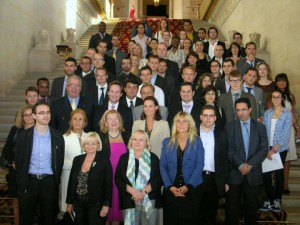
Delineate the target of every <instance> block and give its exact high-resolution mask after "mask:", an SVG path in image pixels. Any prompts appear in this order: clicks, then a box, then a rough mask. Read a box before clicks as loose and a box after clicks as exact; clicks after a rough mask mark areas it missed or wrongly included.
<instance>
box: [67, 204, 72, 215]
mask: <svg viewBox="0 0 300 225" xmlns="http://www.w3.org/2000/svg"><path fill="white" fill-rule="evenodd" d="M67 212H68V213H69V214H71V213H72V212H73V205H72V204H68V205H67Z"/></svg>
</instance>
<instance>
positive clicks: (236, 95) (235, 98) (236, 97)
mask: <svg viewBox="0 0 300 225" xmlns="http://www.w3.org/2000/svg"><path fill="white" fill-rule="evenodd" d="M239 95H240V94H239V93H234V94H233V96H234V102H233V105H235V102H236V100H238V98H239Z"/></svg>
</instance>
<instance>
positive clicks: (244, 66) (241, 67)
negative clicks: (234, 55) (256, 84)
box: [236, 58, 264, 75]
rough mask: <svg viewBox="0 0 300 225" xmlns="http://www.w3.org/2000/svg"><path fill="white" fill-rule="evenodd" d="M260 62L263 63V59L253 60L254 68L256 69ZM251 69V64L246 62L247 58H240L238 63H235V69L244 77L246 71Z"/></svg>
mask: <svg viewBox="0 0 300 225" xmlns="http://www.w3.org/2000/svg"><path fill="white" fill-rule="evenodd" d="M260 62H264V60H263V59H259V58H255V60H254V68H256V66H257V64H258V63H260ZM251 67H253V66H252V65H251V64H249V63H248V62H247V58H241V59H240V60H239V61H237V62H236V68H237V70H238V71H240V73H241V74H242V75H244V74H245V73H246V71H247V69H249V68H251Z"/></svg>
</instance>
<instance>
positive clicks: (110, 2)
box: [109, 0, 114, 19]
mask: <svg viewBox="0 0 300 225" xmlns="http://www.w3.org/2000/svg"><path fill="white" fill-rule="evenodd" d="M109 4H110V18H111V19H113V18H114V0H109Z"/></svg>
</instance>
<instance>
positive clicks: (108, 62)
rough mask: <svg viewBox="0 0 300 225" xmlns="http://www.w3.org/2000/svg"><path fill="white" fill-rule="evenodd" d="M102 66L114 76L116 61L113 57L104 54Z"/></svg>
mask: <svg viewBox="0 0 300 225" xmlns="http://www.w3.org/2000/svg"><path fill="white" fill-rule="evenodd" d="M104 61H105V64H104V67H105V68H106V69H107V71H108V72H111V73H112V74H113V75H114V76H116V62H115V59H114V58H113V57H111V56H109V55H107V54H104Z"/></svg>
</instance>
